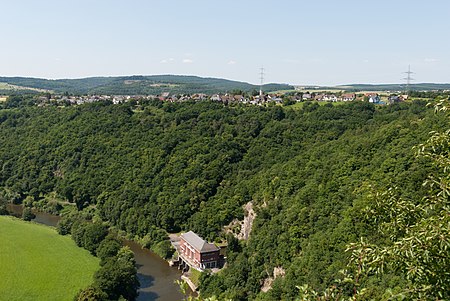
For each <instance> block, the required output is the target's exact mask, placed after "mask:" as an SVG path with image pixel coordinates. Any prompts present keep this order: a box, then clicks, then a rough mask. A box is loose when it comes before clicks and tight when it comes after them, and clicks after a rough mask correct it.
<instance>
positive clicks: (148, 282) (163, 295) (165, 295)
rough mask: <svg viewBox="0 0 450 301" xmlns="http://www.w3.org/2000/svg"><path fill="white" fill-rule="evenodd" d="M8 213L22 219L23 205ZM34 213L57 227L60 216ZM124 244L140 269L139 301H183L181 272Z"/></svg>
mask: <svg viewBox="0 0 450 301" xmlns="http://www.w3.org/2000/svg"><path fill="white" fill-rule="evenodd" d="M7 208H8V211H10V213H11V214H12V215H15V216H18V217H21V216H22V211H23V207H22V205H14V204H8V207H7ZM33 213H34V214H35V215H36V218H35V219H34V220H33V221H34V222H36V223H40V224H44V225H47V226H51V227H56V225H57V223H58V221H59V220H60V219H61V217H60V216H56V215H52V214H49V213H45V212H40V211H35V210H33ZM123 243H124V245H126V246H129V247H130V249H131V250H132V251H133V253H134V256H135V260H136V265H137V269H138V279H139V283H140V288H139V290H138V292H139V296H138V298H137V301H173V300H182V299H183V298H184V295H183V294H182V293H181V292H180V289H179V287H178V285H177V284H176V283H175V281H176V280H179V279H180V278H181V275H182V274H181V271H178V270H177V269H176V268H175V267H170V266H169V264H168V263H167V261H166V260H164V259H162V258H161V257H159V256H158V255H157V254H155V253H154V252H152V251H150V250H148V249H144V248H142V247H141V245H140V244H138V243H137V242H134V241H132V240H128V239H123Z"/></svg>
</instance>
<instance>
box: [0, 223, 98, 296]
mask: <svg viewBox="0 0 450 301" xmlns="http://www.w3.org/2000/svg"><path fill="white" fill-rule="evenodd" d="M98 268H99V261H98V259H97V258H96V257H93V256H92V255H90V254H89V252H88V251H87V250H84V249H82V248H79V247H77V246H76V245H75V243H74V242H73V240H72V239H71V238H70V237H69V236H61V235H58V234H57V232H56V230H55V229H54V228H52V227H48V226H44V225H40V224H35V223H32V222H25V221H22V220H20V219H17V218H13V217H10V216H0V279H2V280H1V281H0V292H1V294H0V300H1V301H3V300H5V301H6V300H23V301H25V300H36V301H39V300H42V301H44V300H45V301H51V300H55V301H63V300H73V297H74V296H75V294H76V293H77V292H78V291H79V290H80V289H82V288H84V287H86V286H88V285H89V284H90V283H91V282H92V277H93V275H94V272H95V271H96V270H97V269H98Z"/></svg>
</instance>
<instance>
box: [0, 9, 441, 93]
mask: <svg viewBox="0 0 450 301" xmlns="http://www.w3.org/2000/svg"><path fill="white" fill-rule="evenodd" d="M0 30H1V34H0V37H1V41H2V42H1V47H0V76H33V77H45V78H78V77H86V76H97V75H133V74H144V75H147V74H192V75H199V76H210V77H222V78H228V79H235V80H242V81H247V82H251V83H257V82H258V81H259V79H258V78H259V74H258V73H259V68H260V67H261V66H264V68H265V69H266V82H285V83H291V84H321V85H325V84H347V83H399V82H402V78H403V77H404V76H405V75H404V74H402V72H403V71H406V70H407V68H408V64H411V69H412V71H414V72H416V74H414V78H416V82H450V72H449V71H450V1H447V0H440V1H438V0H428V1H415V0H409V1H406V0H389V1H387V0H376V1H375V0H371V1H369V0H368V1H365V0H359V1H356V0H355V1H351V0H340V1H338V0H329V1H325V0H314V1H303V0H296V1H295V0H277V1H275V0H274V1H272V0H260V1H257V0H221V1H214V0H165V1H163V0H160V1H152V0H147V1H144V0H127V1H125V0H122V1H116V0H89V1H88V0H39V1H37V0H2V1H1V5H0Z"/></svg>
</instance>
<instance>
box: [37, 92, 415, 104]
mask: <svg viewBox="0 0 450 301" xmlns="http://www.w3.org/2000/svg"><path fill="white" fill-rule="evenodd" d="M407 98H408V95H403V94H402V93H401V92H398V93H383V95H381V94H379V93H377V92H367V93H343V92H338V93H327V92H299V91H295V92H288V93H268V94H264V93H260V94H259V95H248V94H245V93H242V94H231V93H225V94H212V95H208V94H203V93H197V94H192V95H188V94H185V95H182V94H181V95H180V94H173V95H172V94H170V93H169V92H166V93H162V94H161V95H82V96H70V95H57V94H46V95H42V96H38V97H37V99H36V100H37V104H38V105H40V106H45V105H48V104H59V105H80V104H84V103H93V102H99V101H110V102H112V103H113V104H119V103H124V102H128V101H131V100H137V101H139V100H155V99H156V100H160V101H165V102H174V103H175V102H185V101H205V100H210V101H214V102H220V103H223V104H237V103H243V104H252V105H267V104H271V103H272V104H294V103H297V102H304V101H317V102H351V101H365V102H369V103H374V104H380V105H384V104H392V103H397V102H402V101H405V100H407Z"/></svg>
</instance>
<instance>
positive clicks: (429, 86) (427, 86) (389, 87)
mask: <svg viewBox="0 0 450 301" xmlns="http://www.w3.org/2000/svg"><path fill="white" fill-rule="evenodd" d="M335 88H339V89H342V90H348V91H404V90H405V88H406V87H405V85H404V84H374V85H370V84H351V85H341V86H336V87H335ZM409 89H410V90H412V91H431V90H450V84H434V83H420V84H411V85H410V86H409Z"/></svg>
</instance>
